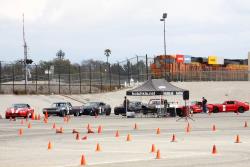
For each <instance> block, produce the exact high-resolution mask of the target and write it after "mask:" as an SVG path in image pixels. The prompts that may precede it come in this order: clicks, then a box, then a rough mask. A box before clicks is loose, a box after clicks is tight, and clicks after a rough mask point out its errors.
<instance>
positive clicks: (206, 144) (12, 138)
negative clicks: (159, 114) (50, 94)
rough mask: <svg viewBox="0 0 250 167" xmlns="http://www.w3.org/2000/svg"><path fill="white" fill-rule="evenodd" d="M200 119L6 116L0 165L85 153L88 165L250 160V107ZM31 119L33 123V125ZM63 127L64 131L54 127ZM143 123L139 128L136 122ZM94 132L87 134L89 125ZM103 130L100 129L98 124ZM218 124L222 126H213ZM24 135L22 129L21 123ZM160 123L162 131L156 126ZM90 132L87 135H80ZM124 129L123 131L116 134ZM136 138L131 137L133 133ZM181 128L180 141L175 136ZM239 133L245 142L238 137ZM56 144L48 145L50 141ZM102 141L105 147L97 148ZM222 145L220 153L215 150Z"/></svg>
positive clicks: (67, 161) (61, 162)
mask: <svg viewBox="0 0 250 167" xmlns="http://www.w3.org/2000/svg"><path fill="white" fill-rule="evenodd" d="M193 118H194V119H195V121H192V120H189V124H190V127H191V128H190V130H191V131H190V132H189V133H187V132H186V127H187V124H188V122H187V121H186V120H185V119H181V120H180V121H178V122H177V121H176V119H177V117H171V118H130V119H127V118H122V117H121V116H114V115H111V116H107V117H106V116H99V117H97V118H95V117H90V116H81V117H71V118H70V120H69V122H64V119H63V118H61V117H49V120H48V123H44V122H43V120H40V121H39V120H29V121H28V122H26V120H24V125H22V124H21V120H22V119H17V120H16V121H9V120H6V119H1V120H0V127H1V128H0V143H1V144H0V162H1V165H0V166H4V167H9V166H66V167H68V166H72V167H73V166H80V160H81V155H82V154H84V155H85V159H86V163H87V165H88V166H112V167H126V166H144V167H145V166H197V167H198V166H199V167H200V166H213V167H214V166H216V167H217V166H219V167H220V166H223V167H224V166H227V167H228V166H234V167H235V166H244V167H245V166H249V163H250V127H244V124H245V121H247V123H248V124H249V126H250V112H249V111H248V112H246V113H243V114H239V115H237V114H235V113H218V114H211V115H208V114H196V115H194V117H193ZM28 123H31V128H28ZM53 123H55V124H56V127H57V128H59V127H63V130H64V133H62V134H58V133H56V132H55V131H56V130H55V129H53V128H52V126H53ZM135 123H136V125H137V127H138V129H136V130H135V129H134V125H135ZM88 124H89V125H90V126H91V128H92V130H94V132H95V133H94V134H87V128H86V127H87V125H88ZM99 125H100V126H102V133H101V134H98V133H97V128H98V126H99ZM213 125H215V127H216V131H212V126H213ZM20 128H22V129H23V135H22V136H20V135H19V129H20ZM157 128H160V134H158V135H157V134H156V129H157ZM73 129H76V130H77V131H79V132H80V133H79V134H80V138H82V137H84V136H87V137H88V138H87V140H76V139H75V137H76V134H73V133H72V130H73ZM117 130H119V135H120V136H119V137H115V134H116V131H117ZM128 134H130V135H131V141H126V138H127V135H128ZM173 134H175V136H176V140H177V141H176V142H171V139H172V135H173ZM236 135H239V136H240V143H235V140H236ZM49 141H50V142H51V144H52V149H51V150H48V142H49ZM97 143H99V144H100V147H101V151H100V152H96V151H95V150H96V145H97ZM152 144H155V146H156V150H157V149H159V150H160V156H161V157H160V159H156V153H151V152H150V150H151V146H152ZM214 144H215V145H216V148H217V154H212V147H213V145H214Z"/></svg>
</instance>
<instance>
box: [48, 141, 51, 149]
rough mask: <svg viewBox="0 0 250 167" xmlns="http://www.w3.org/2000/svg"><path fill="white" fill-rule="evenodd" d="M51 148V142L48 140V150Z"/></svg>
mask: <svg viewBox="0 0 250 167" xmlns="http://www.w3.org/2000/svg"><path fill="white" fill-rule="evenodd" d="M51 149H52V144H51V142H50V141H49V143H48V150H51Z"/></svg>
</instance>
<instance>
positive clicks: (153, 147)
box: [151, 144, 155, 153]
mask: <svg viewBox="0 0 250 167" xmlns="http://www.w3.org/2000/svg"><path fill="white" fill-rule="evenodd" d="M154 152H155V145H154V144H152V147H151V153H154Z"/></svg>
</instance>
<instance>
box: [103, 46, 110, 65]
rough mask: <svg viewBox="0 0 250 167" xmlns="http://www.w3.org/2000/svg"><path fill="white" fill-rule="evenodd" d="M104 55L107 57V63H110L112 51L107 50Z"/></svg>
mask: <svg viewBox="0 0 250 167" xmlns="http://www.w3.org/2000/svg"><path fill="white" fill-rule="evenodd" d="M104 55H105V56H106V57H107V63H109V56H110V55H111V50H110V49H105V50H104Z"/></svg>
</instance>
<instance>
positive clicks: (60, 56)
mask: <svg viewBox="0 0 250 167" xmlns="http://www.w3.org/2000/svg"><path fill="white" fill-rule="evenodd" d="M64 56H65V53H64V52H63V51H62V50H59V51H58V52H57V53H56V57H57V58H58V59H59V60H63V59H64Z"/></svg>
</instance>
